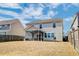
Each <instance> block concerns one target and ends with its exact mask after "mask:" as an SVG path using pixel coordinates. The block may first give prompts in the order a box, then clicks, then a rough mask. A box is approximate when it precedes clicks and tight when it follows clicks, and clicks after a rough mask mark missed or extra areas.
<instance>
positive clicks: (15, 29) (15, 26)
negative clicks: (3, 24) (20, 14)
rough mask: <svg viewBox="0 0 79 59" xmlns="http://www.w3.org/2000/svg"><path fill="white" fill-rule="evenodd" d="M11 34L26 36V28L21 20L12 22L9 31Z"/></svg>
mask: <svg viewBox="0 0 79 59" xmlns="http://www.w3.org/2000/svg"><path fill="white" fill-rule="evenodd" d="M7 34H9V35H18V36H25V30H24V28H23V26H22V24H20V23H19V22H15V23H12V24H11V30H10V31H9V32H8V33H7Z"/></svg>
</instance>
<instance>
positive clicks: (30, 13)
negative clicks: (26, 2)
mask: <svg viewBox="0 0 79 59" xmlns="http://www.w3.org/2000/svg"><path fill="white" fill-rule="evenodd" d="M58 5H59V4H38V7H36V8H35V7H34V5H33V4H31V5H30V6H29V7H28V8H25V9H24V10H23V14H22V15H23V17H24V18H26V19H28V18H31V19H32V17H33V18H35V19H49V18H51V17H53V16H55V15H56V14H57V13H58V12H57V11H53V10H52V9H50V10H48V14H46V15H43V9H44V7H47V6H48V7H52V6H58ZM54 8H55V7H54Z"/></svg>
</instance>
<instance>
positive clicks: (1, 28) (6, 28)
mask: <svg viewBox="0 0 79 59" xmlns="http://www.w3.org/2000/svg"><path fill="white" fill-rule="evenodd" d="M8 29H10V24H4V25H0V30H8Z"/></svg>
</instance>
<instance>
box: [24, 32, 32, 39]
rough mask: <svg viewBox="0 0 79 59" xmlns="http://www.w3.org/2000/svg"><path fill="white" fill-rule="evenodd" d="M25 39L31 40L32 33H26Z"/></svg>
mask: <svg viewBox="0 0 79 59" xmlns="http://www.w3.org/2000/svg"><path fill="white" fill-rule="evenodd" d="M25 38H26V39H28V40H32V33H30V32H26V34H25Z"/></svg>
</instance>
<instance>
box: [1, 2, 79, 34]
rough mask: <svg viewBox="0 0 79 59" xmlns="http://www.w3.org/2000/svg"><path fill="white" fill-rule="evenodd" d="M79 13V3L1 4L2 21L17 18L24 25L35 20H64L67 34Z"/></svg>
mask: <svg viewBox="0 0 79 59" xmlns="http://www.w3.org/2000/svg"><path fill="white" fill-rule="evenodd" d="M78 11H79V4H77V3H76V4H72V3H1V4H0V21H1V20H11V19H16V18H17V19H19V20H20V21H21V22H22V23H23V25H24V24H26V23H28V22H30V21H33V20H43V19H44V20H45V19H53V18H62V19H63V20H64V32H65V33H66V32H67V31H68V30H69V28H70V25H71V21H72V17H73V16H74V15H75V14H76V13H77V12H78Z"/></svg>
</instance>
